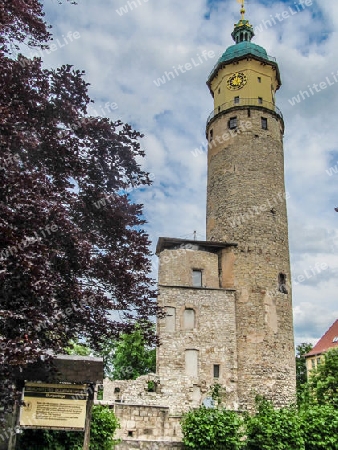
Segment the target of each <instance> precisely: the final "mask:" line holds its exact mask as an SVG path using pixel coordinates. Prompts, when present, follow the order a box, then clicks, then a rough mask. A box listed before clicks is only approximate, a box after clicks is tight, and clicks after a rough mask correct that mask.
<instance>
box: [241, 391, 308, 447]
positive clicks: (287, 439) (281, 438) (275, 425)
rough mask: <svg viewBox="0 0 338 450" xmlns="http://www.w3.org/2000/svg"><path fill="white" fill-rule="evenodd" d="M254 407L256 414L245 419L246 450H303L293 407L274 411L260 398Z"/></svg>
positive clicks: (270, 405)
mask: <svg viewBox="0 0 338 450" xmlns="http://www.w3.org/2000/svg"><path fill="white" fill-rule="evenodd" d="M256 407H257V413H256V414H255V415H253V416H250V415H249V414H247V415H246V418H245V431H246V450H304V440H303V434H302V431H301V427H300V422H299V419H298V416H297V410H296V408H295V407H289V408H281V409H275V408H274V407H273V405H272V403H271V402H269V401H268V400H266V399H264V398H262V397H258V398H257V399H256Z"/></svg>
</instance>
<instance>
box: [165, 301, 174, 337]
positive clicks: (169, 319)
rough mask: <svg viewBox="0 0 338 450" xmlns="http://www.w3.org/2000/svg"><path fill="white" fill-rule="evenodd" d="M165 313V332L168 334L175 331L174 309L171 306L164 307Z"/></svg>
mask: <svg viewBox="0 0 338 450" xmlns="http://www.w3.org/2000/svg"><path fill="white" fill-rule="evenodd" d="M165 312H166V316H165V331H167V332H169V333H170V332H173V331H175V330H176V309H175V308H173V307H172V306H166V307H165Z"/></svg>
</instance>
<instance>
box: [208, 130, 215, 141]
mask: <svg viewBox="0 0 338 450" xmlns="http://www.w3.org/2000/svg"><path fill="white" fill-rule="evenodd" d="M213 137H214V130H212V129H211V130H210V131H209V141H210V142H211V141H212V140H213Z"/></svg>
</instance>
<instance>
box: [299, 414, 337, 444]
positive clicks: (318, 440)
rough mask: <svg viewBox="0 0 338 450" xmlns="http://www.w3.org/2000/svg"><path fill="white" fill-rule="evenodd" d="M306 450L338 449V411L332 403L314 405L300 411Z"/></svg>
mask: <svg viewBox="0 0 338 450" xmlns="http://www.w3.org/2000/svg"><path fill="white" fill-rule="evenodd" d="M298 417H299V419H300V423H301V424H302V433H303V438H304V442H305V450H337V448H338V436H337V434H338V411H337V409H336V408H334V407H333V406H332V405H312V406H308V407H307V408H302V409H301V410H300V412H299V416H298Z"/></svg>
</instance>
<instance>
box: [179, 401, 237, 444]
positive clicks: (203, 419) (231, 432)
mask: <svg viewBox="0 0 338 450" xmlns="http://www.w3.org/2000/svg"><path fill="white" fill-rule="evenodd" d="M181 425H182V431H183V435H184V438H183V442H184V445H185V447H186V448H187V449H196V450H197V449H198V450H210V449H213V450H239V449H241V448H243V442H242V441H241V439H242V436H243V434H242V432H243V419H242V417H241V416H240V415H238V414H237V413H236V412H234V411H229V410H226V409H210V408H206V407H204V406H202V407H201V408H199V409H196V410H193V411H190V412H188V413H187V414H185V415H184V417H183V419H182V421H181Z"/></svg>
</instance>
